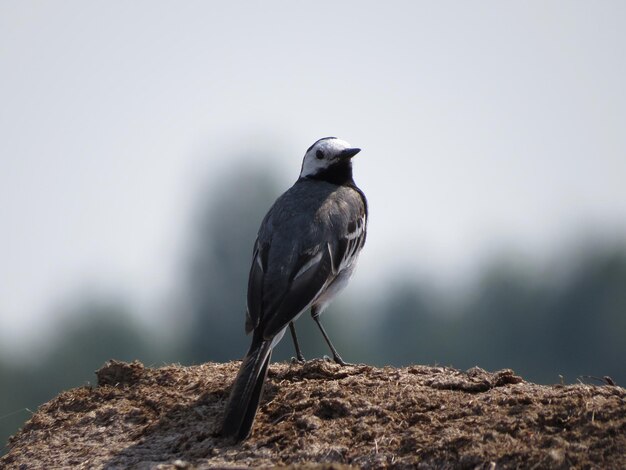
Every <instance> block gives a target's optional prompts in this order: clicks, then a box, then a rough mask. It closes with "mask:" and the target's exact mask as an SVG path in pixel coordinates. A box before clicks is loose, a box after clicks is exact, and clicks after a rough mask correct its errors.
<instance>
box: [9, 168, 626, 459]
mask: <svg viewBox="0 0 626 470" xmlns="http://www.w3.org/2000/svg"><path fill="white" fill-rule="evenodd" d="M241 188H245V190H244V191H242V189H241ZM280 192H281V189H280V188H279V185H278V184H277V183H276V182H275V181H274V180H273V179H272V177H271V176H270V175H269V174H268V173H267V172H266V171H264V170H262V169H261V168H250V167H249V165H246V166H239V167H238V168H237V173H236V174H233V175H231V176H230V177H224V178H221V179H220V183H219V184H218V185H217V187H215V188H213V190H211V191H209V192H207V194H205V195H204V196H203V197H202V198H201V204H200V205H199V207H198V213H197V214H195V216H194V217H193V226H192V230H191V240H190V242H189V248H190V250H189V252H188V253H186V258H187V259H186V266H187V267H188V269H187V271H186V275H185V278H184V279H182V280H181V294H180V295H181V297H182V298H183V299H184V300H185V303H184V308H183V310H185V311H184V312H173V313H172V314H173V315H174V314H175V315H177V316H180V315H182V314H184V316H185V318H186V322H187V328H185V329H184V331H183V333H181V335H180V337H177V338H175V341H174V342H173V344H172V343H171V342H167V343H166V342H163V341H162V340H160V339H157V338H154V337H153V335H151V334H150V333H149V332H147V330H146V329H145V328H143V327H142V326H141V325H140V324H138V323H136V321H135V320H134V319H135V318H136V316H135V315H133V312H132V311H131V310H132V309H130V308H129V307H128V306H127V305H125V304H124V302H121V301H119V300H116V299H101V298H100V299H87V300H84V301H81V302H80V303H78V304H77V305H75V306H74V307H73V308H72V310H73V311H71V312H68V313H67V314H66V315H65V316H64V318H65V320H64V322H63V324H62V325H61V326H60V328H59V331H60V332H61V333H60V334H59V335H58V336H57V337H56V339H54V340H53V341H52V344H50V345H49V347H48V349H47V351H45V353H43V354H41V355H40V357H39V358H37V360H35V361H26V360H25V361H24V362H23V363H10V362H8V361H6V360H3V359H2V358H0V443H1V444H2V445H4V443H6V441H7V439H8V437H9V436H10V435H11V434H13V433H14V432H15V431H16V430H17V429H18V428H19V427H20V426H21V425H22V424H23V423H24V421H25V420H26V419H28V418H29V416H30V410H33V411H34V410H35V409H36V407H37V406H39V405H40V404H41V403H43V402H46V401H48V400H49V399H50V398H52V397H54V396H55V395H56V394H58V393H59V392H60V391H62V390H64V389H67V388H71V387H76V386H80V385H84V384H86V383H90V382H92V381H94V380H95V376H94V374H93V372H94V371H95V370H96V369H97V368H98V367H100V366H101V365H102V364H103V363H104V362H105V361H106V360H108V359H111V358H115V359H121V360H127V361H131V360H134V359H139V360H141V361H142V362H144V363H145V364H147V365H155V366H158V365H159V364H162V363H164V362H180V363H183V364H194V363H195V364H197V363H202V362H206V361H227V360H232V359H239V358H240V357H241V356H242V355H243V354H244V353H245V351H246V349H247V347H248V342H249V338H248V337H246V336H245V335H244V333H243V324H244V310H245V293H246V287H247V276H248V269H249V263H250V257H251V252H252V244H253V242H254V237H255V235H256V230H257V228H258V226H259V223H260V221H261V219H262V217H263V216H264V214H265V211H266V210H267V208H268V207H269V206H270V204H271V203H272V202H273V201H274V199H275V198H276V197H277V196H278V195H279V194H280ZM217 195H219V197H218V196H217ZM366 251H367V249H366ZM365 254H366V253H365ZM570 258H571V259H569V260H567V261H568V266H570V268H568V269H567V272H563V273H561V275H560V276H557V275H554V274H547V273H529V272H524V271H523V270H521V269H520V268H519V267H518V266H516V265H515V264H513V263H508V262H507V260H501V261H498V262H495V263H493V265H492V266H491V267H490V268H489V269H487V270H486V272H485V273H484V274H483V276H482V278H481V282H479V283H478V284H477V285H476V287H475V288H474V289H472V290H470V291H469V292H467V293H465V294H463V295H462V296H460V298H458V296H455V295H453V294H454V293H453V292H448V291H446V289H445V286H444V288H443V289H441V290H435V289H432V288H431V287H430V286H426V285H424V284H423V283H420V282H418V281H413V280H412V278H411V276H410V274H407V273H405V275H403V276H402V277H400V276H398V278H397V279H389V280H387V282H385V281H383V282H381V285H382V286H385V285H386V287H385V288H384V289H385V290H384V291H383V292H378V293H376V296H377V297H376V299H377V300H376V301H373V300H371V299H365V301H364V302H361V303H358V304H357V301H356V299H354V298H353V299H352V301H350V295H345V294H344V296H343V297H342V298H340V299H338V301H336V302H335V303H334V304H333V305H332V306H331V307H330V308H329V312H328V314H325V315H324V323H325V325H326V326H327V329H328V331H329V334H330V335H331V337H332V338H333V341H334V342H335V344H336V345H337V346H338V347H339V349H340V351H341V353H342V355H343V357H344V358H345V359H346V360H348V361H353V362H367V363H371V364H375V365H385V364H393V365H405V364H411V363H420V364H440V365H452V366H454V367H457V368H461V369H465V368H469V367H472V366H474V365H479V366H480V367H483V368H485V369H489V370H494V369H500V368H512V369H514V370H515V371H516V372H517V373H519V374H521V375H522V376H523V377H524V378H526V379H527V380H532V381H536V382H540V383H556V382H558V381H559V380H560V377H559V376H563V377H564V380H565V381H566V382H569V383H571V382H575V381H576V380H577V379H578V378H579V377H581V376H585V375H591V376H597V377H602V376H604V375H609V376H611V377H612V378H613V379H614V380H615V381H616V382H617V383H618V384H620V385H622V386H623V385H625V384H626V367H625V366H624V363H625V360H626V247H624V246H617V247H601V246H596V247H588V249H587V250H585V252H582V253H576V254H572V255H571V256H570ZM398 279H401V280H400V281H398ZM451 298H453V300H450V299H451ZM333 311H334V312H341V314H337V315H335V314H333ZM297 326H298V332H299V336H300V340H301V343H302V346H303V350H304V353H305V356H306V357H307V358H314V357H320V356H323V355H324V354H327V353H328V351H327V350H326V346H325V344H324V342H323V340H322V338H321V336H320V334H319V332H318V330H317V328H315V327H314V325H313V322H312V320H310V317H309V316H308V315H304V316H303V317H302V318H301V319H300V320H299V321H298V324H297ZM170 339H171V338H170ZM292 354H293V352H292V344H291V341H290V340H289V338H287V337H286V338H285V340H283V341H282V342H281V344H280V345H279V346H278V348H277V350H276V353H275V356H274V357H275V359H276V360H286V359H289V358H290V357H291V356H292ZM585 380H587V381H589V380H591V379H585ZM0 451H1V452H3V451H4V448H1V449H0Z"/></svg>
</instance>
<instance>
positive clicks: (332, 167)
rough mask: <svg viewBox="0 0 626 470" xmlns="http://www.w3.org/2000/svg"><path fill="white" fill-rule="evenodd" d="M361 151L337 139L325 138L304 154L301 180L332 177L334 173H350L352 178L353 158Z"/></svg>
mask: <svg viewBox="0 0 626 470" xmlns="http://www.w3.org/2000/svg"><path fill="white" fill-rule="evenodd" d="M360 151H361V149H359V148H354V147H352V146H351V145H350V144H349V143H348V142H346V141H345V140H341V139H338V138H337V137H324V138H323V139H320V140H318V141H317V142H315V143H314V144H313V145H311V146H310V147H309V148H308V150H307V151H306V153H305V154H304V160H303V161H302V170H301V171H300V178H320V179H327V178H325V176H329V177H332V176H333V174H334V173H345V172H346V171H348V172H349V174H350V178H351V177H352V162H351V160H352V157H354V156H355V155H356V154H357V153H359V152H360Z"/></svg>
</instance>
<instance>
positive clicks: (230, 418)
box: [221, 338, 272, 442]
mask: <svg viewBox="0 0 626 470" xmlns="http://www.w3.org/2000/svg"><path fill="white" fill-rule="evenodd" d="M271 356H272V348H271V341H265V340H259V339H257V338H253V340H252V345H251V346H250V349H249V350H248V353H247V354H246V357H244V358H243V363H242V364H241V367H240V368H239V372H238V373H237V377H236V378H235V382H234V383H233V387H232V390H231V392H230V397H229V399H228V404H227V405H226V413H225V414H224V421H223V423H222V430H221V435H222V436H223V437H227V438H231V439H234V440H235V441H237V442H239V441H242V440H244V439H245V438H247V437H248V436H249V435H250V431H251V430H252V423H254V416H255V415H256V410H257V408H258V407H259V400H260V399H261V392H262V391H263V384H264V383H265V377H266V375H267V366H268V364H269V363H270V358H271Z"/></svg>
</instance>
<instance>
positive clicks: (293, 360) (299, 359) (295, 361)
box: [291, 355, 306, 364]
mask: <svg viewBox="0 0 626 470" xmlns="http://www.w3.org/2000/svg"><path fill="white" fill-rule="evenodd" d="M305 362H306V359H305V358H304V356H303V355H300V356H298V357H292V358H291V363H292V364H304V363H305Z"/></svg>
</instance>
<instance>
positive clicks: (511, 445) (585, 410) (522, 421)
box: [0, 360, 626, 469]
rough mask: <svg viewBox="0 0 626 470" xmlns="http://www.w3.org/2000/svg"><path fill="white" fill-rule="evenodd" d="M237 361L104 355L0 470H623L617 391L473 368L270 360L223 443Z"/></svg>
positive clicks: (46, 408)
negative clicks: (259, 388) (259, 387)
mask: <svg viewBox="0 0 626 470" xmlns="http://www.w3.org/2000/svg"><path fill="white" fill-rule="evenodd" d="M238 365H239V363H236V362H232V363H229V364H212V363H209V364H204V365H201V366H194V367H181V366H168V367H163V368H160V369H148V368H145V367H144V366H143V365H142V364H140V363H137V362H135V363H132V364H126V363H121V362H115V361H111V362H108V363H107V364H106V365H105V366H104V367H103V368H102V369H100V370H99V371H98V372H97V376H98V386H97V387H94V388H91V387H81V388H77V389H73V390H69V391H67V392H64V393H62V394H61V395H59V396H58V397H57V398H55V399H54V400H52V401H50V402H49V403H46V404H45V405H43V406H41V407H40V409H39V410H38V411H37V413H35V414H34V415H33V417H32V418H31V419H30V421H28V422H27V423H26V425H25V426H24V428H23V429H22V430H21V431H20V432H19V433H18V434H17V435H16V436H14V437H13V438H12V439H11V441H10V444H9V449H10V451H9V453H8V454H7V455H5V456H4V457H3V458H2V459H0V468H18V469H36V468H140V469H144V468H145V469H148V468H164V469H174V468H190V469H191V468H194V469H204V468H209V467H210V468H215V467H248V466H275V465H284V466H288V465H291V466H293V467H292V468H331V467H332V468H340V467H342V466H344V465H346V466H347V465H350V466H355V467H364V468H378V467H394V468H402V467H418V468H490V469H493V468H516V467H523V468H579V469H582V468H603V469H604V468H626V390H624V389H623V388H621V387H617V386H614V385H609V384H606V385H586V384H577V385H567V386H563V385H554V386H541V385H535V384H531V383H526V382H524V381H523V380H522V379H521V378H520V377H517V376H515V375H514V373H513V372H512V371H510V370H503V371H499V372H495V373H488V372H485V371H484V370H482V369H479V368H473V369H470V370H468V371H467V372H460V371H458V370H454V369H450V368H446V367H425V366H413V367H406V368H402V369H396V368H391V367H386V368H382V369H379V368H375V367H370V366H364V365H358V366H347V367H340V366H338V365H336V364H334V363H329V362H325V361H322V360H316V361H310V362H307V363H305V364H303V365H301V364H273V365H272V366H271V367H270V372H269V378H268V382H267V385H266V388H265V393H264V397H263V399H262V404H261V408H260V410H259V413H258V415H257V420H256V423H255V426H254V431H253V434H252V436H251V438H250V439H248V440H247V441H245V442H243V443H241V444H237V445H231V444H229V443H227V442H224V441H223V440H222V439H220V437H219V436H217V434H216V430H217V429H218V427H219V423H220V420H221V416H222V410H223V407H224V404H225V401H226V399H227V397H228V390H229V387H230V384H231V381H232V380H233V378H234V376H235V374H236V372H237V368H238ZM609 382H610V380H609Z"/></svg>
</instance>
